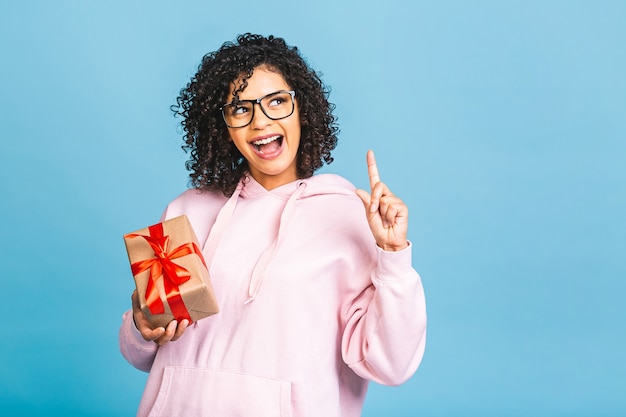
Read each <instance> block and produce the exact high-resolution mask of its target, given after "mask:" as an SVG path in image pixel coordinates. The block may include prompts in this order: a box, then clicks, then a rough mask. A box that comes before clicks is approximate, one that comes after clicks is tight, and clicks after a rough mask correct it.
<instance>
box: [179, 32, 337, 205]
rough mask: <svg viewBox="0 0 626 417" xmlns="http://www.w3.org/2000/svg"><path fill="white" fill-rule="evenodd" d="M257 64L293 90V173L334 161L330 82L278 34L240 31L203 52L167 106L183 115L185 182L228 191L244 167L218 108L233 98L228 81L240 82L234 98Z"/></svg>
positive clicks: (305, 172) (306, 173)
mask: <svg viewBox="0 0 626 417" xmlns="http://www.w3.org/2000/svg"><path fill="white" fill-rule="evenodd" d="M261 65H265V66H267V67H268V68H269V69H270V70H272V71H275V72H277V73H279V74H281V75H282V76H283V78H284V79H285V81H286V82H287V84H288V85H289V87H290V88H292V89H293V90H295V91H296V99H297V103H298V110H299V113H300V125H301V136H300V146H299V149H298V155H297V175H298V177H299V178H308V177H310V176H312V175H313V173H314V172H315V171H316V170H317V169H319V168H321V167H322V165H323V164H324V163H327V164H329V163H331V162H332V161H333V158H332V157H331V151H332V150H333V149H335V147H336V146H337V134H338V132H339V128H338V126H337V124H336V121H337V119H336V117H335V116H334V115H333V114H332V112H333V110H334V109H335V106H334V105H333V104H332V103H330V102H329V101H328V95H329V93H330V88H329V87H328V86H326V85H325V84H324V83H323V81H322V80H321V78H320V76H319V75H318V74H317V73H316V72H315V71H314V70H313V69H311V68H310V67H309V65H308V64H307V63H306V61H305V60H304V58H303V57H302V56H301V55H300V53H299V51H298V48H297V47H295V46H293V47H291V46H289V45H287V43H286V42H285V40H284V39H282V38H276V37H274V36H269V37H267V38H266V37H263V36H261V35H254V34H250V33H246V34H243V35H239V36H238V37H237V40H236V43H232V42H226V43H224V44H223V45H222V46H221V47H220V48H219V49H218V50H217V51H215V52H211V53H209V54H207V55H205V56H204V57H203V58H202V62H201V64H200V66H199V67H198V72H197V73H196V74H195V75H194V76H193V77H192V78H191V81H190V82H189V83H188V84H187V86H186V87H185V88H183V89H182V90H181V91H180V95H179V96H178V98H177V104H176V105H173V106H172V111H173V112H174V114H175V115H180V116H182V117H183V120H182V122H181V124H182V127H183V130H184V139H185V144H184V145H183V146H182V148H183V149H184V150H185V152H190V158H189V160H188V161H187V162H186V164H185V166H186V167H187V169H188V170H189V171H191V173H190V174H189V177H190V184H191V185H192V186H193V187H194V188H198V189H204V190H212V191H221V192H222V193H223V194H224V195H225V196H230V195H232V193H233V191H234V190H235V188H236V187H237V183H238V182H239V181H240V180H241V178H242V177H243V176H244V175H246V174H247V173H248V170H249V168H248V162H247V161H246V160H245V158H244V157H243V156H242V154H241V153H240V152H239V150H238V149H237V148H236V147H235V145H234V144H233V142H232V141H229V140H228V138H229V134H228V129H227V127H226V124H225V123H224V120H223V119H222V115H221V112H220V110H219V109H220V108H221V107H222V106H223V105H224V104H225V103H226V102H229V101H231V99H232V98H233V97H231V98H230V99H229V97H228V95H229V94H230V92H231V86H232V85H233V82H235V81H236V80H237V81H238V82H240V85H239V87H238V88H236V89H235V91H234V92H233V93H232V95H233V96H234V99H235V100H237V99H238V98H239V96H238V95H239V93H241V92H242V91H243V90H244V89H245V88H246V86H247V79H248V78H250V77H251V76H252V74H253V72H254V70H255V68H257V67H259V66H261Z"/></svg>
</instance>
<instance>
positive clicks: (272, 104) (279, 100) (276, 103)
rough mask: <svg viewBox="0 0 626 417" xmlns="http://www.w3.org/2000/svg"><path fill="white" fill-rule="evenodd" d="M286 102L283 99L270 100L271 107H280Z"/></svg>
mask: <svg viewBox="0 0 626 417" xmlns="http://www.w3.org/2000/svg"><path fill="white" fill-rule="evenodd" d="M284 102H285V100H284V99H283V98H282V97H274V98H272V99H271V100H270V106H280V105H281V104H283V103H284Z"/></svg>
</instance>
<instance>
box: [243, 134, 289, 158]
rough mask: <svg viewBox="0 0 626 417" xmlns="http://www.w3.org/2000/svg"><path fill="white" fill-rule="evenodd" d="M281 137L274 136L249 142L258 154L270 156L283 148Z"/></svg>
mask: <svg viewBox="0 0 626 417" xmlns="http://www.w3.org/2000/svg"><path fill="white" fill-rule="evenodd" d="M283 139H284V138H283V136H282V135H274V136H268V137H266V138H262V139H259V140H255V141H253V142H250V144H251V145H252V147H253V148H254V150H256V151H257V152H258V153H260V154H272V153H274V152H276V151H278V150H279V149H280V148H281V147H282V146H283Z"/></svg>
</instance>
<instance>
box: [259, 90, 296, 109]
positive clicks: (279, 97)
mask: <svg viewBox="0 0 626 417" xmlns="http://www.w3.org/2000/svg"><path fill="white" fill-rule="evenodd" d="M290 99H291V96H290V95H289V94H288V93H276V94H273V95H271V96H269V97H267V98H266V99H265V103H267V107H277V106H284V105H286V104H287V103H289V100H290Z"/></svg>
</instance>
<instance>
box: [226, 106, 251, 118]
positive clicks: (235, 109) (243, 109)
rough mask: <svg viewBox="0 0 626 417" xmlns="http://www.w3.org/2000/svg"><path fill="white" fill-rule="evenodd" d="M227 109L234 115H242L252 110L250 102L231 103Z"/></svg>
mask: <svg viewBox="0 0 626 417" xmlns="http://www.w3.org/2000/svg"><path fill="white" fill-rule="evenodd" d="M227 109H228V114H230V115H231V116H232V117H241V116H244V115H246V114H247V113H248V112H249V111H251V109H250V104H249V103H238V104H231V105H229V106H228V108H227Z"/></svg>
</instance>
